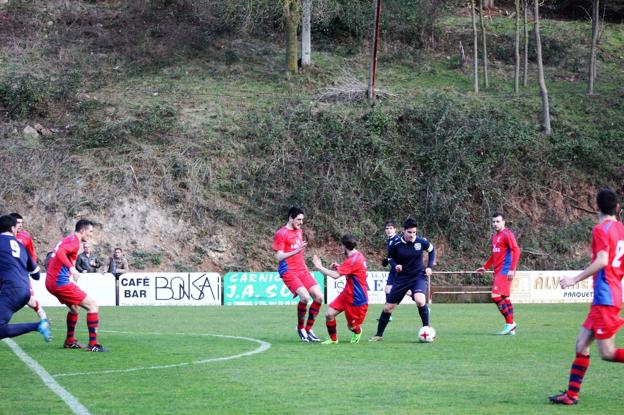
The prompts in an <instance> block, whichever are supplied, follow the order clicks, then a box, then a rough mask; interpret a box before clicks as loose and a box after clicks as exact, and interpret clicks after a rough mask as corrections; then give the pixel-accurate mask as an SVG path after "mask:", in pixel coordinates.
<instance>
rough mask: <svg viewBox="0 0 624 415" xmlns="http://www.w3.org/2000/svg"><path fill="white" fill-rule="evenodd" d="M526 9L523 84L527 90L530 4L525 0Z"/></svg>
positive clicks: (523, 5) (524, 6)
mask: <svg viewBox="0 0 624 415" xmlns="http://www.w3.org/2000/svg"><path fill="white" fill-rule="evenodd" d="M522 3H523V4H522V7H523V8H524V77H523V80H522V84H523V85H524V87H525V88H526V86H527V85H528V84H529V2H528V0H523V2H522Z"/></svg>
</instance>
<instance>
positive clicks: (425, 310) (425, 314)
mask: <svg viewBox="0 0 624 415" xmlns="http://www.w3.org/2000/svg"><path fill="white" fill-rule="evenodd" d="M418 314H420V319H421V320H422V324H423V326H428V325H429V306H428V305H427V304H425V305H424V306H422V307H418Z"/></svg>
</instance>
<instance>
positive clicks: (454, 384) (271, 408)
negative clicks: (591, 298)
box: [0, 304, 624, 414]
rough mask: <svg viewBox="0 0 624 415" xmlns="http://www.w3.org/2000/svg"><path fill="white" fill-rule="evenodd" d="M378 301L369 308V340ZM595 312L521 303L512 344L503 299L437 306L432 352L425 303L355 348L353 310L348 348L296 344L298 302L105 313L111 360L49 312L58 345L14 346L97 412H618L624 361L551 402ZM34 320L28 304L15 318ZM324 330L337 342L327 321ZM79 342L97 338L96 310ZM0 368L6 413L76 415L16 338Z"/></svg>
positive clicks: (595, 367)
mask: <svg viewBox="0 0 624 415" xmlns="http://www.w3.org/2000/svg"><path fill="white" fill-rule="evenodd" d="M380 307H381V306H373V307H371V309H370V311H369V316H368V320H367V321H366V323H365V325H364V337H366V338H368V337H370V335H372V334H374V330H375V327H376V317H377V316H378V314H379V312H380ZM586 310H587V305H586V304H579V305H517V306H516V315H517V319H516V320H517V322H518V324H519V328H518V335H517V336H515V337H509V336H505V337H502V336H495V335H493V333H494V332H495V331H497V330H499V329H500V328H501V327H502V318H501V317H500V316H499V315H498V313H497V311H496V309H495V308H494V306H493V305H490V304H472V305H456V304H444V305H443V304H434V305H433V307H432V313H431V321H432V325H433V326H434V327H435V328H436V329H437V332H438V339H437V340H436V341H435V342H434V343H433V344H421V343H418V342H417V341H416V337H417V336H416V332H417V328H418V327H419V326H420V323H419V318H418V313H417V311H416V308H415V307H414V306H413V305H403V306H400V307H399V308H398V310H397V311H396V312H395V314H394V321H393V322H391V323H390V325H389V326H388V329H387V331H386V336H385V340H384V341H383V342H380V343H369V342H368V341H363V342H361V343H360V344H356V345H352V344H349V342H348V339H349V334H350V333H349V332H347V330H346V326H345V323H344V317H343V316H342V315H341V316H339V320H338V321H339V325H338V335H339V338H340V340H341V343H340V344H338V345H327V346H326V345H320V344H302V343H299V342H298V340H297V338H296V335H295V331H294V322H293V320H294V318H293V317H294V311H295V309H294V306H292V307H287V306H281V307H277V306H276V307H205V308H203V307H202V308H200V307H188V308H186V307H179V308H164V307H163V308H156V307H136V308H121V307H117V308H103V309H102V310H101V312H100V320H101V326H100V341H101V342H102V343H103V344H104V345H105V346H106V347H109V348H111V349H112V352H111V353H107V354H104V353H102V354H90V353H87V352H85V351H82V350H65V349H62V348H61V345H62V342H63V338H64V334H65V328H64V317H65V310H64V309H62V308H49V309H48V313H49V315H50V317H51V318H52V319H53V321H54V322H56V324H55V326H54V329H55V336H56V337H55V339H54V340H53V341H52V343H51V344H49V345H48V344H45V343H44V342H43V340H42V338H41V336H40V335H39V334H38V333H34V334H28V335H25V336H23V337H21V338H16V339H15V341H16V342H17V343H18V345H19V346H20V347H21V348H22V349H23V350H24V351H25V352H26V353H27V354H28V355H30V356H31V357H32V358H33V359H35V360H36V361H37V362H39V364H41V365H42V366H43V367H44V368H45V369H46V370H47V371H48V372H49V373H50V374H51V375H52V376H54V377H55V380H56V381H57V382H58V383H59V384H60V385H61V386H63V387H64V388H65V389H66V390H67V391H68V392H69V393H71V394H72V395H73V396H75V397H76V398H77V399H78V400H79V401H80V403H82V404H83V405H84V406H86V407H87V408H88V410H89V412H90V413H92V414H156V413H158V414H166V413H184V414H211V413H275V414H286V413H322V414H335V413H349V414H351V413H392V414H395V413H405V414H407V413H419V414H423V413H445V414H448V413H458V414H459V413H461V414H500V413H523V414H532V413H564V412H566V413H567V411H570V410H572V411H574V410H576V411H577V412H578V411H581V412H582V413H600V414H604V413H617V412H618V411H619V410H621V407H622V405H623V404H624V398H622V396H621V395H616V394H615V393H614V390H617V389H616V385H617V384H619V381H621V379H622V367H621V366H620V365H618V364H613V363H607V362H603V361H601V360H600V359H599V358H598V357H597V356H598V352H597V351H595V352H594V353H593V354H594V359H593V362H592V365H591V367H590V369H589V371H588V374H587V376H586V378H585V382H584V385H583V390H582V394H581V400H580V401H579V404H578V406H577V407H576V409H570V408H561V407H555V406H553V405H551V404H549V403H547V399H546V398H547V396H548V395H549V394H552V393H555V392H557V391H559V390H560V389H562V388H564V386H565V385H566V384H567V376H568V370H569V366H570V363H571V359H572V357H573V347H574V338H575V335H576V333H577V330H578V326H579V324H580V323H581V322H582V320H583V319H584V317H585V313H586ZM33 317H34V314H33V312H32V311H31V310H22V311H20V313H18V315H17V316H16V317H15V318H14V322H19V321H28V320H30V319H32V318H33ZM316 333H317V334H319V335H321V334H322V335H326V330H325V327H324V324H322V320H321V321H320V324H319V323H317V327H316ZM77 334H78V338H79V340H81V341H86V323H85V322H84V316H81V320H80V322H79V325H78V327H77ZM211 335H221V336H239V337H248V338H253V339H257V340H258V341H263V342H267V343H270V345H271V347H270V348H269V349H268V350H266V351H262V352H259V353H256V354H250V355H247V356H243V357H239V358H233V359H229V360H224V359H222V360H212V361H210V360H211V359H216V358H224V357H228V356H235V355H239V354H242V353H246V352H251V351H254V350H256V349H258V350H260V349H261V344H260V343H259V342H257V341H252V340H245V339H237V338H227V337H218V336H211ZM364 337H363V339H364ZM198 361H199V362H201V361H205V362H203V363H193V362H198ZM167 365H170V366H169V367H165V368H153V367H154V366H167ZM0 373H1V374H2V376H0V389H1V390H2V399H1V400H0V413H2V414H39V413H42V414H65V413H69V412H68V408H67V406H66V405H65V404H64V403H63V402H62V401H61V399H60V398H59V397H57V395H55V394H54V393H53V392H52V391H51V390H50V389H49V388H47V387H46V386H45V385H44V384H43V383H42V381H41V380H40V378H39V377H38V376H37V375H36V374H35V373H34V372H33V371H31V370H30V369H29V368H28V367H27V366H26V365H25V364H24V363H23V362H22V361H21V360H19V359H18V357H17V356H16V355H15V354H14V353H13V351H12V350H11V349H10V348H9V347H8V345H7V344H5V343H2V344H0ZM76 373H81V374H79V375H76ZM72 374H74V375H72ZM59 375H61V376H59ZM611 385H612V386H611Z"/></svg>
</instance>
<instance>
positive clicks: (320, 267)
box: [312, 255, 340, 280]
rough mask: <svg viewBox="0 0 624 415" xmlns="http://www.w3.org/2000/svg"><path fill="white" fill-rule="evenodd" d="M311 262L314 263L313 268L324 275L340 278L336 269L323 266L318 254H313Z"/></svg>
mask: <svg viewBox="0 0 624 415" xmlns="http://www.w3.org/2000/svg"><path fill="white" fill-rule="evenodd" d="M312 263H313V264H314V268H316V269H318V270H319V271H320V272H321V273H322V274H323V275H326V276H328V277H330V278H333V279H335V280H337V279H338V278H340V274H339V273H338V271H335V270H333V269H329V268H325V267H324V266H323V262H322V261H321V258H319V256H318V255H314V256H313V257H312Z"/></svg>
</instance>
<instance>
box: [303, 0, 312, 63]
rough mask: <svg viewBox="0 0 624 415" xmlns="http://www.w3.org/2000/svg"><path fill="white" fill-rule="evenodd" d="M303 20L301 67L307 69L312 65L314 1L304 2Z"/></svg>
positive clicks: (306, 0)
mask: <svg viewBox="0 0 624 415" xmlns="http://www.w3.org/2000/svg"><path fill="white" fill-rule="evenodd" d="M301 4H302V6H303V20H302V22H301V66H303V67H306V66H309V65H310V64H311V63H312V36H311V34H310V31H311V24H310V19H311V14H312V0H302V3H301Z"/></svg>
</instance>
